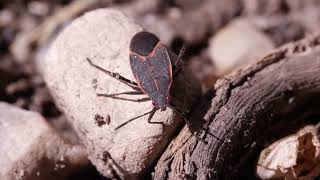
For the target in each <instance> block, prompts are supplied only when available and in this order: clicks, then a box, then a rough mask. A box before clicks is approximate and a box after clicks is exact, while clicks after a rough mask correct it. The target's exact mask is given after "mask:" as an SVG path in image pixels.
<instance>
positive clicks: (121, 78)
mask: <svg viewBox="0 0 320 180" xmlns="http://www.w3.org/2000/svg"><path fill="white" fill-rule="evenodd" d="M87 61H88V62H89V64H90V65H91V66H92V67H94V68H96V69H98V70H100V71H102V72H104V73H106V74H108V75H109V76H111V77H113V78H115V79H117V80H119V81H121V82H122V83H124V84H126V85H128V86H130V87H131V88H132V89H134V90H136V91H141V90H140V88H139V86H138V84H137V83H136V82H134V81H131V80H129V79H127V78H125V77H123V76H121V75H120V74H119V73H114V72H111V71H108V70H106V69H103V68H102V67H100V66H98V65H96V64H94V63H93V62H92V61H91V59H89V58H87Z"/></svg>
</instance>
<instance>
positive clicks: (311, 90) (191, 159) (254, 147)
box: [154, 35, 320, 179]
mask: <svg viewBox="0 0 320 180" xmlns="http://www.w3.org/2000/svg"><path fill="white" fill-rule="evenodd" d="M319 107H320V35H317V36H313V37H309V38H306V39H304V40H302V41H299V42H296V43H291V44H288V45H285V46H283V47H280V48H279V49H278V50H276V51H274V52H273V53H271V54H269V55H268V56H266V57H265V58H263V59H262V60H261V61H259V62H258V63H256V64H254V65H252V66H250V67H248V68H246V69H243V70H240V71H237V72H234V73H232V74H230V75H228V76H226V77H224V78H223V79H221V80H219V81H218V82H217V83H216V85H215V87H214V88H213V89H212V90H210V91H209V92H208V94H207V96H206V97H205V98H204V99H203V100H202V102H201V104H200V105H199V106H197V107H196V109H195V110H194V112H192V113H191V117H190V119H191V121H192V122H193V123H197V122H200V120H202V119H203V120H205V121H206V122H207V123H206V124H208V129H207V131H208V132H210V133H212V134H214V135H216V136H217V137H219V139H220V140H217V139H216V138H214V137H213V136H210V135H209V134H208V133H206V132H205V131H202V132H201V135H202V136H201V137H202V140H199V138H196V137H195V136H193V135H192V132H191V131H189V130H188V128H187V127H184V128H183V130H182V131H181V132H180V134H179V135H178V136H177V137H176V139H175V140H174V141H172V142H171V144H170V145H169V146H168V148H167V150H166V151H165V152H164V153H163V154H162V157H161V158H160V160H159V161H158V164H157V166H156V168H155V175H154V177H155V179H178V178H190V179H234V178H237V179H240V178H241V177H242V178H243V177H251V178H252V177H254V170H255V167H254V166H255V163H256V160H257V156H258V152H259V151H260V150H261V149H262V147H263V145H266V144H268V143H271V141H270V140H271V139H273V138H278V137H281V136H283V135H285V134H288V133H290V132H292V130H296V129H297V128H298V127H301V124H303V123H306V122H307V121H310V120H311V121H312V120H314V119H315V120H316V118H315V117H318V120H319ZM194 128H196V127H194ZM195 130H196V129H195ZM197 131H198V132H199V130H197Z"/></svg>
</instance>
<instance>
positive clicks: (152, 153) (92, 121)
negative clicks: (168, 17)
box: [39, 9, 200, 178]
mask: <svg viewBox="0 0 320 180" xmlns="http://www.w3.org/2000/svg"><path fill="white" fill-rule="evenodd" d="M139 31H142V28H141V27H140V26H139V25H137V24H135V23H134V22H133V20H131V19H130V18H128V17H127V16H125V15H124V14H123V13H121V12H120V11H118V10H114V9H99V10H95V11H92V12H89V13H86V14H85V15H83V16H82V17H80V18H78V19H76V20H75V21H74V22H72V23H71V24H70V25H69V26H68V27H66V28H65V29H64V31H63V32H62V33H61V34H60V35H59V36H58V37H57V39H56V40H55V42H53V44H52V46H51V47H50V48H49V50H48V53H47V54H46V57H45V58H44V59H43V61H40V62H39V67H40V69H41V71H42V73H43V75H44V78H45V81H46V83H47V85H48V87H49V89H50V91H51V93H52V94H53V96H54V98H55V100H56V102H57V104H58V106H59V107H60V109H61V110H62V111H63V112H64V113H65V114H66V116H67V117H68V119H69V121H70V122H71V123H72V125H73V126H74V128H75V131H76V132H77V133H78V135H79V137H80V139H81V140H82V141H83V143H84V145H85V146H86V148H87V150H88V154H89V158H90V160H91V161H92V162H93V164H94V165H95V166H96V167H97V169H98V170H99V171H100V172H101V173H102V174H103V175H104V176H106V177H110V178H111V177H120V178H132V177H138V176H140V175H142V174H143V173H144V172H146V170H148V169H149V168H150V167H151V165H152V164H153V163H154V161H155V160H156V159H157V157H158V156H159V155H160V154H161V153H162V151H163V150H164V148H165V147H166V145H167V143H168V142H169V141H170V137H171V136H172V134H173V133H174V132H175V129H176V127H177V126H178V125H180V124H181V122H182V121H181V119H179V118H178V117H179V116H177V115H176V114H175V113H174V112H173V111H172V110H170V109H167V110H166V111H164V112H160V111H157V112H156V114H155V116H154V118H153V119H152V122H160V123H152V124H151V123H150V124H149V123H148V122H147V117H142V118H139V119H137V120H135V121H132V122H130V123H128V124H127V125H126V126H124V127H122V128H120V129H118V130H115V128H116V127H118V126H119V125H120V124H121V123H123V122H125V121H127V120H128V119H130V118H132V117H135V116H138V115H141V114H143V113H145V112H147V111H150V110H151V108H152V103H151V101H147V102H139V103H138V102H131V101H123V100H117V99H112V98H106V97H97V95H96V94H97V93H108V94H112V93H119V92H124V91H132V89H131V88H130V87H128V86H127V85H125V84H123V83H121V82H119V81H118V80H116V79H114V78H112V77H110V76H108V75H107V74H105V73H103V72H101V71H98V70H97V69H95V68H94V67H92V66H90V65H89V63H88V62H87V61H86V58H90V59H91V60H92V61H93V63H95V64H97V65H99V66H101V67H103V68H104V69H107V70H109V71H113V72H117V73H119V74H121V75H122V76H124V77H126V78H128V79H130V80H134V77H133V75H132V72H131V69H130V65H129V42H130V40H131V38H132V36H133V35H134V34H135V33H137V32H139ZM175 79H176V81H175V82H174V83H173V89H172V90H173V91H172V93H171V94H172V95H173V102H175V101H176V102H178V103H176V104H177V106H178V107H180V108H181V109H187V108H188V107H190V102H191V101H194V100H195V99H196V98H197V97H198V95H199V92H200V89H199V85H197V83H196V81H195V80H194V79H192V78H191V75H189V76H188V77H186V76H183V75H179V76H178V77H177V78H175ZM187 81H189V83H188V82H187ZM190 82H192V84H191V83H190ZM186 92H187V93H186ZM176 96H177V97H176ZM121 97H124V98H130V99H139V98H144V97H146V95H131V96H130V95H124V96H121ZM185 97H188V98H185ZM104 122H105V123H104Z"/></svg>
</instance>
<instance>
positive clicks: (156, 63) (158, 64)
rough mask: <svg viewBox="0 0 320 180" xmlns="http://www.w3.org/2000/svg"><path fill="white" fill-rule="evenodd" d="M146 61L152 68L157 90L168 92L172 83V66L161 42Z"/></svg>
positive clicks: (162, 92)
mask: <svg viewBox="0 0 320 180" xmlns="http://www.w3.org/2000/svg"><path fill="white" fill-rule="evenodd" d="M147 61H148V63H149V64H150V66H151V67H152V69H154V71H153V78H154V82H155V83H156V86H157V87H158V92H160V93H161V94H167V93H169V90H170V86H171V83H172V66H171V61H170V57H169V54H168V51H167V49H166V48H165V46H163V45H162V44H160V43H159V44H158V45H157V47H156V48H155V49H154V52H153V53H152V54H151V55H150V56H148V57H147Z"/></svg>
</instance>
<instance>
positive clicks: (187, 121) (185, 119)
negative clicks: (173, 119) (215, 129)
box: [168, 104, 221, 141]
mask: <svg viewBox="0 0 320 180" xmlns="http://www.w3.org/2000/svg"><path fill="white" fill-rule="evenodd" d="M168 107H169V108H170V109H172V110H173V111H175V112H176V113H177V114H178V115H179V116H180V117H181V118H182V119H183V120H184V121H185V122H186V124H187V125H190V121H189V120H188V119H187V118H186V117H185V116H184V115H183V113H181V112H180V111H179V110H178V109H177V108H176V107H174V106H173V105H171V104H168ZM200 129H201V130H204V131H205V132H206V133H208V134H209V135H211V136H212V137H214V138H216V139H217V140H219V141H220V140H221V139H220V138H219V137H217V136H216V135H214V134H212V133H210V132H209V131H208V130H207V129H205V128H204V127H202V126H201V127H200Z"/></svg>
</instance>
